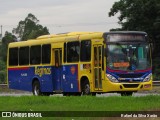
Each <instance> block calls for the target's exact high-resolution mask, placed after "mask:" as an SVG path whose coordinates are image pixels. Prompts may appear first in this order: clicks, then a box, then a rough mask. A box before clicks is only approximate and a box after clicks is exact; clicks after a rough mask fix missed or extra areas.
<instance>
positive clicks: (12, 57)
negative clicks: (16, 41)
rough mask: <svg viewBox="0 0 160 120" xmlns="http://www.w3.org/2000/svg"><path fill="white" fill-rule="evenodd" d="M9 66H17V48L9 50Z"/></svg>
mask: <svg viewBox="0 0 160 120" xmlns="http://www.w3.org/2000/svg"><path fill="white" fill-rule="evenodd" d="M9 65H10V66H14V65H15V66H16V65H18V48H10V49H9Z"/></svg>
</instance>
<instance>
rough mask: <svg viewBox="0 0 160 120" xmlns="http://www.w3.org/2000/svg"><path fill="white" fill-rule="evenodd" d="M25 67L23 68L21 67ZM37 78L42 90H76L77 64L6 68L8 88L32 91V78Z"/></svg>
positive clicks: (77, 89)
mask: <svg viewBox="0 0 160 120" xmlns="http://www.w3.org/2000/svg"><path fill="white" fill-rule="evenodd" d="M23 68H25V69H23ZM34 78H36V79H38V80H39V82H40V85H41V91H42V92H53V91H57V90H58V91H59V90H61V91H63V92H78V91H79V88H78V87H79V86H78V65H77V64H75V65H64V66H61V67H55V66H37V67H19V68H9V69H8V80H9V88H11V89H17V90H25V91H32V80H33V79H34Z"/></svg>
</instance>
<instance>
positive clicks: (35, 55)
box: [30, 45, 41, 65]
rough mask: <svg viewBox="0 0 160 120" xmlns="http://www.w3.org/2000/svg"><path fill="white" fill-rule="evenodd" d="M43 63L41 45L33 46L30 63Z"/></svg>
mask: <svg viewBox="0 0 160 120" xmlns="http://www.w3.org/2000/svg"><path fill="white" fill-rule="evenodd" d="M40 63H41V45H37V46H31V49H30V64H31V65H36V64H40Z"/></svg>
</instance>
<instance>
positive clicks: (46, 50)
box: [42, 44, 51, 64]
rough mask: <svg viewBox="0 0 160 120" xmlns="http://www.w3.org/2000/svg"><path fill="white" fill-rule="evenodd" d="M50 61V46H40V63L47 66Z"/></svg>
mask: <svg viewBox="0 0 160 120" xmlns="http://www.w3.org/2000/svg"><path fill="white" fill-rule="evenodd" d="M50 61H51V45H50V44H49V45H42V63H43V64H49V63H50Z"/></svg>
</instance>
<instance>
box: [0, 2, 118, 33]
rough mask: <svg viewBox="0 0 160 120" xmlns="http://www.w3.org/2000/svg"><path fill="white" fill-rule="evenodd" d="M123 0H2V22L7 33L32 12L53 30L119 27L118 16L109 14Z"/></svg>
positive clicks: (62, 31)
mask: <svg viewBox="0 0 160 120" xmlns="http://www.w3.org/2000/svg"><path fill="white" fill-rule="evenodd" d="M116 1H119V0H0V25H2V26H3V27H2V28H3V29H2V31H3V34H4V32H5V31H9V32H11V31H12V29H13V28H16V27H17V25H18V23H19V21H20V20H24V19H25V17H27V15H28V13H32V14H34V15H35V16H36V17H37V18H38V20H39V21H40V22H39V24H41V25H43V26H46V27H47V28H48V29H49V32H50V33H51V34H57V33H64V32H73V31H100V32H101V31H102V32H107V31H109V30H110V29H111V28H118V27H120V26H119V25H118V23H117V22H118V19H117V16H114V17H108V12H109V11H110V9H111V8H112V5H113V4H114V2H116Z"/></svg>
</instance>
